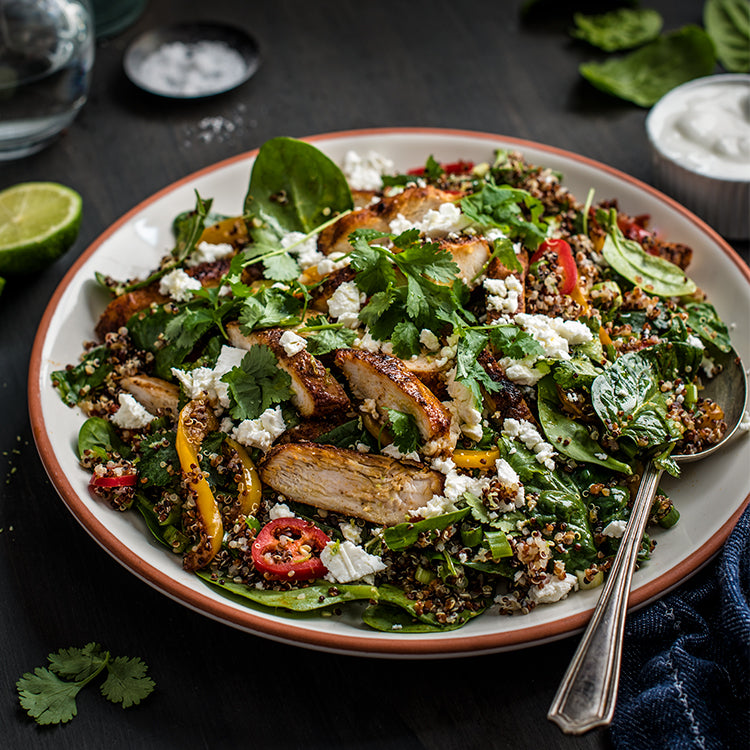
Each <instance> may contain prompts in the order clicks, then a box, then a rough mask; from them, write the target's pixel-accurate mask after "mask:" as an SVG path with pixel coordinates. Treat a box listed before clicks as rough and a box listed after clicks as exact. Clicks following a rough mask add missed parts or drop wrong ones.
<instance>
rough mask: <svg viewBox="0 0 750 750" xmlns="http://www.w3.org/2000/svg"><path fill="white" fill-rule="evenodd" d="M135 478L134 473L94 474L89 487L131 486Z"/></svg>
mask: <svg viewBox="0 0 750 750" xmlns="http://www.w3.org/2000/svg"><path fill="white" fill-rule="evenodd" d="M137 479H138V477H137V476H136V475H135V474H123V475H122V476H119V477H98V476H97V475H96V474H94V475H93V476H92V477H91V480H90V481H89V487H133V486H134V485H135V483H136V481H137Z"/></svg>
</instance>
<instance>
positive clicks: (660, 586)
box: [29, 129, 750, 657]
mask: <svg viewBox="0 0 750 750" xmlns="http://www.w3.org/2000/svg"><path fill="white" fill-rule="evenodd" d="M310 140H312V141H314V142H315V144H316V145H317V146H318V147H319V148H320V149H322V150H323V151H324V152H326V153H327V154H328V155H329V156H330V157H331V158H333V159H334V160H335V161H337V162H339V163H340V162H341V160H342V159H343V156H344V154H345V153H346V151H347V150H349V149H354V150H356V151H357V152H359V153H365V152H367V151H369V150H370V149H373V150H375V151H377V152H379V153H381V154H384V155H386V156H388V157H390V158H391V159H393V160H394V162H395V164H396V168H397V169H407V168H410V167H414V166H419V165H421V164H423V163H424V161H425V159H426V158H427V156H428V155H430V154H432V155H434V157H435V158H436V159H438V160H439V161H449V162H450V161H456V160H458V159H466V160H471V161H475V162H482V161H487V160H489V159H491V158H492V154H493V150H494V149H495V148H498V147H499V148H516V149H518V150H520V151H522V152H523V154H524V156H525V157H526V159H527V160H528V161H530V162H532V163H534V164H542V165H546V166H549V167H552V168H554V169H556V170H559V171H560V172H562V173H563V175H564V184H565V185H566V186H568V187H569V188H570V190H571V191H572V192H573V194H574V195H576V196H578V197H579V198H581V199H583V198H585V197H586V195H587V193H588V190H589V188H590V187H594V188H595V190H596V196H597V197H598V198H600V199H605V198H617V199H618V201H619V205H620V207H621V209H622V210H623V211H625V212H627V213H629V214H631V215H638V214H644V213H647V214H650V215H651V217H652V224H653V226H654V227H655V228H657V229H659V230H660V231H661V232H662V233H663V234H664V235H665V236H666V237H668V238H669V239H671V240H673V241H678V242H683V243H685V244H687V245H689V246H691V247H693V248H694V250H695V258H694V261H693V264H692V266H691V268H690V275H691V276H692V277H693V278H694V279H695V280H696V282H697V283H698V284H699V285H700V286H701V287H702V288H703V289H705V290H706V291H707V292H708V295H709V298H710V299H711V300H712V301H713V302H714V304H715V305H716V307H717V309H718V311H719V314H720V315H721V317H722V318H723V319H724V320H725V321H726V322H727V323H728V324H729V325H730V326H732V327H733V331H732V332H733V337H734V343H735V346H736V348H737V350H738V352H739V353H740V355H741V356H742V357H743V359H744V361H745V362H750V338H749V337H748V321H750V272H749V271H748V268H747V266H746V265H745V264H744V263H743V262H742V260H741V259H740V258H739V257H738V256H737V255H736V253H734V251H733V250H732V249H731V248H730V247H729V246H728V245H727V244H726V243H725V242H724V241H723V240H722V239H721V238H720V237H719V236H718V235H717V234H716V233H715V232H714V231H713V230H711V229H709V228H708V227H707V226H706V225H705V224H704V223H703V222H701V221H700V220H699V219H697V218H696V217H695V216H693V215H692V214H690V213H689V212H688V211H687V210H686V209H684V208H682V207H681V206H679V205H678V204H677V203H675V202H674V201H672V200H671V199H669V198H667V197H666V196H664V195H662V194H661V193H658V192H657V191H655V190H654V189H653V188H651V187H649V186H647V185H645V184H643V183H641V182H638V181H637V180H635V179H633V178H631V177H628V176H627V175H624V174H622V173H621V172H617V171H616V170H614V169H611V168H609V167H606V166H604V165H602V164H599V163H597V162H594V161H591V160H589V159H586V158H583V157H580V156H576V155H575V154H571V153H568V152H565V151H561V150H559V149H555V148H551V147H547V146H542V145H540V144H536V143H531V142H527V141H520V140H516V139H512V138H507V137H503V136H496V135H490V134H484V133H473V132H465V131H447V130H424V129H398V130H371V131H354V132H344V133H333V134H330V135H324V136H319V137H316V138H312V139H310ZM253 157H254V153H250V154H243V155H240V156H238V157H236V158H233V159H230V160H228V161H225V162H221V163H220V164H216V165H214V166H212V167H209V168H207V169H204V170H202V171H200V172H196V173H195V174H192V175H189V176H188V177H186V178H184V179H182V180H180V181H178V182H176V183H174V184H173V185H170V186H169V187H167V188H165V189H164V190H162V191H160V192H159V193H157V194H156V195H154V196H152V197H151V198H148V199H147V200H146V201H144V202H143V203H141V204H140V205H138V206H136V207H135V208H134V209H133V210H132V211H130V212H129V213H128V214H127V215H125V216H124V217H123V218H122V219H120V220H119V221H118V222H117V223H116V224H115V225H114V226H112V227H111V228H110V229H108V230H107V231H106V232H105V233H104V234H103V235H102V236H101V237H99V239H97V241H96V242H94V244H93V245H92V246H91V247H90V248H88V249H87V250H86V252H84V253H83V255H82V256H81V258H80V259H79V260H78V261H77V262H76V264H75V265H74V266H73V268H72V269H71V270H70V271H69V273H68V274H67V275H66V277H65V278H64V279H63V281H62V283H61V284H60V287H59V288H58V290H57V291H56V293H55V295H54V297H53V298H52V300H51V302H50V304H49V306H48V308H47V310H46V312H45V315H44V318H43V319H42V323H41V325H40V328H39V332H38V334H37V338H36V341H35V344H34V350H33V353H32V359H31V370H30V376H29V404H30V412H31V420H32V427H33V431H34V437H35V440H36V443H37V447H38V449H39V452H40V455H41V457H42V461H43V463H44V466H45V468H46V470H47V472H48V474H49V476H50V479H51V480H52V483H53V484H54V486H55V487H56V489H57V491H58V492H59V494H60V496H61V497H62V499H63V501H64V502H65V504H66V505H67V506H68V508H69V510H70V511H71V513H73V515H74V516H75V517H76V518H77V519H78V521H79V522H80V523H81V524H82V525H83V527H84V528H85V529H86V530H87V531H88V532H89V533H90V534H91V536H93V538H94V539H95V540H96V541H97V542H98V543H99V544H100V545H101V546H102V547H103V548H104V549H105V550H106V551H107V552H109V553H110V554H111V555H112V556H113V557H114V558H115V559H116V560H118V561H119V562H120V563H122V565H124V566H125V567H126V568H127V569H128V570H130V571H131V572H133V573H134V574H135V575H137V576H139V577H140V578H141V579H143V580H144V581H146V582H147V583H149V584H150V585H152V586H153V587H154V588H156V589H157V590H159V591H161V592H162V593H164V594H166V595H167V596H170V597H171V598H173V599H175V600H177V601H178V602H181V603H182V604H184V605H185V606H187V607H190V608H191V609H194V610H196V611H198V612H201V613H203V614H205V615H207V616H209V617H213V618H215V619H217V620H220V621H222V622H225V623H227V624H228V625H232V626H234V627H237V628H240V629H243V630H246V631H248V632H252V633H256V634H259V635H263V636H266V637H269V638H273V639H276V640H279V641H283V642H287V643H295V644H298V645H302V646H307V647H310V648H317V649H322V650H330V651H337V652H342V653H355V654H361V655H377V656H391V657H395V656H414V657H417V656H422V657H437V656H459V655H462V654H478V653H487V652H494V651H501V650H505V649H511V648H520V647H524V646H529V645H532V644H536V643H540V642H542V641H546V640H552V639H555V638H560V637H562V636H565V635H569V634H571V633H573V632H575V631H576V630H579V629H580V628H581V627H582V626H583V625H584V624H585V623H586V621H587V619H588V617H589V616H590V614H591V611H592V609H593V607H594V605H595V602H596V598H597V596H598V591H589V592H579V593H576V594H574V595H571V596H570V597H568V599H566V600H564V601H562V602H558V603H556V604H554V605H549V606H541V607H538V608H537V609H535V610H534V611H533V612H531V613H530V614H529V615H527V616H520V617H501V616H496V615H493V614H485V615H483V616H481V617H478V618H476V619H475V620H472V621H471V622H470V623H469V624H468V625H466V626H465V627H464V628H462V629H461V630H458V631H452V632H448V633H445V634H440V633H429V634H408V633H407V634H400V635H399V634H396V633H379V632H374V631H372V630H369V629H368V628H366V627H365V626H364V625H362V624H360V623H359V622H358V621H357V617H356V613H354V614H351V613H350V614H349V615H347V613H346V612H345V613H344V614H343V615H342V616H333V617H320V616H319V615H311V616H302V617H300V616H295V617H289V616H284V615H281V614H278V613H276V612H274V611H271V610H260V609H250V608H248V607H245V606H242V605H240V604H237V603H235V602H234V601H233V600H230V599H228V598H225V597H223V596H222V595H221V594H219V593H218V592H217V591H215V590H213V589H211V588H209V587H208V586H207V585H206V584H204V583H203V582H202V581H201V580H200V579H199V578H197V577H196V576H194V575H191V574H188V573H186V572H185V571H183V570H182V568H181V564H180V558H179V557H178V556H176V555H172V554H170V553H169V552H167V551H165V550H164V548H163V547H161V546H159V545H158V544H157V543H156V542H154V541H153V540H152V539H151V537H150V535H149V534H148V532H147V531H146V529H145V527H144V526H143V524H142V522H141V518H140V516H139V515H138V514H136V513H124V514H123V513H117V512H115V511H112V510H111V509H110V508H109V507H107V506H106V505H104V504H101V503H97V502H95V501H94V500H92V498H91V497H90V495H89V493H88V491H87V483H88V479H89V476H88V474H87V473H86V472H85V471H84V470H83V469H82V468H81V467H80V466H79V465H78V461H77V459H76V456H75V452H74V446H75V443H76V438H77V434H78V429H79V426H80V424H81V423H82V421H83V417H82V415H81V413H80V412H79V411H78V410H77V409H69V408H68V407H66V406H65V405H64V404H63V403H62V402H61V401H60V399H59V397H58V396H57V394H56V393H55V391H54V390H53V389H52V387H51V385H50V374H51V373H52V372H53V371H54V370H56V369H59V368H61V367H64V366H65V365H66V364H69V363H74V362H76V361H77V360H78V356H79V353H80V351H81V344H82V342H83V341H84V340H89V339H91V338H93V328H94V324H95V323H96V321H97V318H98V315H99V313H100V312H101V311H102V310H103V308H104V306H105V304H106V302H107V298H106V295H104V294H103V293H101V292H100V291H99V290H98V288H97V287H96V285H95V283H94V282H93V281H92V279H93V276H94V272H95V271H101V272H104V273H107V274H109V275H111V276H113V277H114V278H119V279H125V278H129V277H133V276H136V275H143V274H144V273H145V272H147V271H148V270H150V269H152V268H153V267H154V266H155V265H156V263H157V262H158V260H159V258H160V257H161V256H162V255H163V254H164V253H165V252H166V251H168V250H169V249H170V248H171V247H172V241H171V232H170V226H171V222H172V219H173V217H174V216H175V215H176V214H178V213H179V212H181V211H184V210H186V209H190V208H192V207H193V205H194V190H196V189H197V190H198V192H199V193H200V194H201V196H202V197H204V198H208V197H213V199H214V209H215V210H217V211H219V212H222V213H226V214H238V213H240V212H241V211H242V204H243V199H244V196H245V192H246V189H247V184H248V179H249V175H250V166H251V164H252V160H253ZM735 324H736V327H734V326H735ZM749 465H750V439H748V437H747V435H744V436H742V437H741V438H740V439H738V440H736V441H734V442H733V443H732V444H731V445H730V446H728V447H727V449H726V450H724V451H722V452H721V453H720V454H719V455H716V456H714V457H712V458H709V459H707V460H705V461H703V462H701V463H695V464H688V465H687V466H684V467H683V476H682V477H681V478H680V479H679V480H678V481H673V480H666V481H665V482H664V484H665V485H666V486H667V487H668V489H669V490H670V491H671V495H672V497H673V498H674V500H675V502H676V504H677V506H678V508H679V510H680V512H681V514H682V518H681V520H680V523H679V524H678V525H677V526H675V527H674V528H672V529H670V530H669V531H667V532H662V531H657V532H655V534H654V535H655V537H656V539H657V541H658V546H657V548H656V551H655V554H654V556H653V558H652V560H651V561H650V562H649V563H648V564H647V565H645V566H643V567H642V569H641V570H639V571H637V572H636V574H635V577H634V581H633V592H632V595H631V604H632V605H641V604H643V603H644V602H646V601H649V600H650V599H653V598H655V597H657V596H660V595H662V594H664V593H665V592H666V591H667V590H669V589H670V588H671V587H673V586H675V585H677V584H679V583H680V582H681V581H683V580H684V579H685V577H686V576H688V575H690V574H691V573H693V572H694V571H695V570H697V569H698V568H699V567H700V566H701V565H703V564H704V563H705V562H706V561H707V560H708V559H709V558H710V557H711V556H712V555H713V554H714V553H716V552H717V550H718V549H719V547H720V546H721V543H722V542H723V541H724V539H725V538H726V536H727V535H728V533H729V531H730V530H731V528H732V526H733V525H734V523H735V521H736V520H737V518H738V517H739V514H740V512H741V510H742V508H743V507H744V505H746V504H747V502H748V500H749V499H750V497H749V496H748V481H747V477H748V472H747V467H748V466H749Z"/></svg>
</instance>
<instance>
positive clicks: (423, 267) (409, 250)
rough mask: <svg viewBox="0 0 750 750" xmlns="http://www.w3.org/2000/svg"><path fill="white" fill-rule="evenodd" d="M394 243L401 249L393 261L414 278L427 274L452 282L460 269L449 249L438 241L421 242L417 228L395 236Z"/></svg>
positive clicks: (427, 275)
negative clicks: (441, 245)
mask: <svg viewBox="0 0 750 750" xmlns="http://www.w3.org/2000/svg"><path fill="white" fill-rule="evenodd" d="M393 244H394V245H395V246H396V247H398V248H400V249H401V252H400V253H396V254H395V255H394V256H393V262H394V263H395V264H396V265H397V266H398V267H399V269H400V270H401V271H402V272H403V273H404V274H408V275H410V276H412V277H414V278H419V277H421V276H426V277H427V278H429V279H432V280H433V281H437V282H442V283H445V284H450V283H452V282H453V281H454V280H455V278H456V276H457V275H458V273H459V271H460V269H459V267H458V264H457V263H456V261H454V260H453V256H452V255H451V253H450V252H449V251H448V250H446V249H445V248H443V247H440V245H439V244H437V243H436V242H425V243H422V242H420V241H419V232H418V231H417V230H416V229H410V230H408V231H406V232H404V233H402V234H400V235H398V236H397V237H394V238H393Z"/></svg>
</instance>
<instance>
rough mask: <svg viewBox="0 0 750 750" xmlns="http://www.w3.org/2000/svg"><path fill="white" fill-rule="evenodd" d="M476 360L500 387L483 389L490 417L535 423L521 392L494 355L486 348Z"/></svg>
mask: <svg viewBox="0 0 750 750" xmlns="http://www.w3.org/2000/svg"><path fill="white" fill-rule="evenodd" d="M478 362H479V364H480V365H482V367H483V368H484V369H485V371H486V373H487V374H488V375H489V376H490V378H492V380H494V381H495V383H497V384H498V385H499V386H500V388H499V389H498V390H497V391H492V392H491V393H490V392H489V391H485V394H484V395H485V401H486V402H487V405H488V406H489V407H490V409H491V412H492V418H493V419H495V420H497V421H499V422H502V421H503V420H505V419H507V418H509V417H510V418H512V419H518V420H524V419H525V420H526V421H527V422H531V423H533V424H536V419H535V418H534V415H533V414H532V412H531V409H530V408H529V405H528V404H527V403H526V399H525V398H524V395H523V392H522V391H521V389H520V388H519V387H518V386H517V385H516V384H515V383H514V382H512V381H510V380H508V378H506V377H505V371H504V370H503V368H502V366H501V365H500V363H499V362H498V361H497V360H496V359H495V357H494V356H493V355H492V354H491V353H490V352H488V351H487V350H485V351H483V352H482V353H481V354H480V355H479V357H478Z"/></svg>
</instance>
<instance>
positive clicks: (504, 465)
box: [495, 458, 526, 511]
mask: <svg viewBox="0 0 750 750" xmlns="http://www.w3.org/2000/svg"><path fill="white" fill-rule="evenodd" d="M495 473H496V474H497V478H498V479H499V480H500V483H501V484H503V485H505V486H506V487H510V488H511V489H514V490H515V491H516V496H515V498H514V500H513V504H511V503H507V504H505V505H507V507H505V508H504V507H502V505H503V504H501V507H500V510H501V511H508V510H513V509H514V508H523V506H524V505H525V504H526V491H525V490H524V487H523V485H522V484H521V480H520V478H519V476H518V474H516V472H515V469H514V468H513V467H512V466H511V465H510V464H509V463H508V462H507V461H506V460H505V459H504V458H500V459H498V461H497V462H496V463H495Z"/></svg>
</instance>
